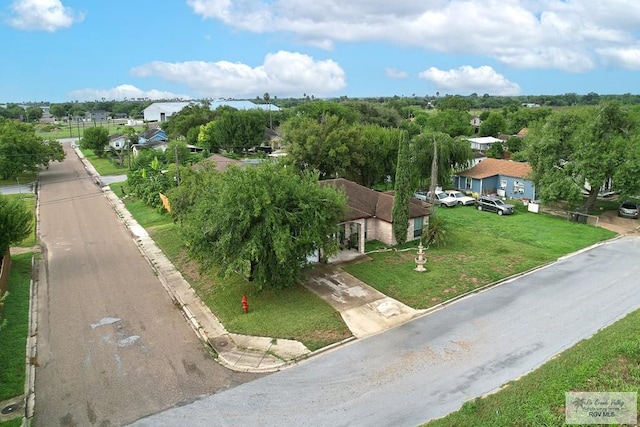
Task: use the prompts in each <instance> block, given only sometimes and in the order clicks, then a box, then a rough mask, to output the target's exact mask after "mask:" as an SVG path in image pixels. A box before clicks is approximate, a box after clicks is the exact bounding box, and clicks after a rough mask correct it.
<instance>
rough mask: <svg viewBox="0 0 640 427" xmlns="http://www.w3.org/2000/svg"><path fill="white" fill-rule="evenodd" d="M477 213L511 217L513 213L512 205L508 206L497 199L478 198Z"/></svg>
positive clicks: (489, 197)
mask: <svg viewBox="0 0 640 427" xmlns="http://www.w3.org/2000/svg"><path fill="white" fill-rule="evenodd" d="M476 207H477V208H478V210H479V211H487V212H495V213H497V214H498V215H511V214H512V213H513V208H514V206H513V205H509V204H507V203H505V202H503V201H502V200H500V199H499V198H497V197H493V196H480V197H479V198H478V201H477V202H476Z"/></svg>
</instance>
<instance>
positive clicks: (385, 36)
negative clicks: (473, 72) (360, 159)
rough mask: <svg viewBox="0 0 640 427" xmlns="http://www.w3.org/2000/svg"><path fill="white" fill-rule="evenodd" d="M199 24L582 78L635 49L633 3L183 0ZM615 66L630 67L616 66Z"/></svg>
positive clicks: (636, 5) (637, 5) (636, 8)
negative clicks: (619, 52) (384, 46)
mask: <svg viewBox="0 0 640 427" xmlns="http://www.w3.org/2000/svg"><path fill="white" fill-rule="evenodd" d="M186 1H187V4H188V5H189V6H190V7H191V8H192V10H193V11H194V12H195V13H196V14H198V15H201V16H203V17H204V18H208V19H214V20H218V21H220V22H222V23H224V24H226V25H228V26H230V27H234V28H236V29H240V30H244V31H251V32H256V33H266V32H284V33H290V34H293V35H294V37H295V38H297V39H299V40H301V41H304V42H306V43H309V44H311V45H314V46H319V47H323V48H326V49H332V48H333V47H334V46H335V44H336V43H338V42H358V41H387V42H389V43H393V44H396V45H409V46H417V47H421V48H424V49H426V50H432V51H438V52H445V53H456V54H475V55H482V56H488V57H491V58H495V59H498V60H500V61H502V62H504V63H506V64H509V65H511V66H517V67H522V68H553V69H560V70H564V71H568V72H583V71H588V70H590V69H593V68H594V67H596V66H598V65H599V63H600V61H601V60H603V59H606V60H607V61H611V60H613V58H612V57H611V56H607V58H603V57H602V56H601V52H603V49H605V50H606V49H620V48H624V47H626V46H629V45H634V44H636V43H638V37H639V31H638V29H639V28H640V2H638V1H636V0H608V1H607V2H602V1H601V0H544V1H538V0H433V1H429V2H420V1H415V0H395V1H393V2H389V1H388V0H368V1H366V2H364V1H356V2H345V1H343V0H186ZM618 64H619V65H620V66H627V62H625V61H623V60H622V58H621V61H620V62H619V63H618Z"/></svg>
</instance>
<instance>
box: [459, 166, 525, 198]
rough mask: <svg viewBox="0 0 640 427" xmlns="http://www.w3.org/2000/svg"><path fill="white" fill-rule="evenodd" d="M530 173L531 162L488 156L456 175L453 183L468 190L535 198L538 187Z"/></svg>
mask: <svg viewBox="0 0 640 427" xmlns="http://www.w3.org/2000/svg"><path fill="white" fill-rule="evenodd" d="M530 174H531V166H530V165H529V163H525V162H514V161H512V160H501V159H493V158H486V159H484V160H483V161H481V162H480V163H478V164H476V165H475V166H473V167H472V168H471V169H467V170H466V171H462V172H458V173H457V174H456V175H454V177H453V185H454V186H455V187H456V188H458V189H460V190H461V191H466V192H472V193H478V194H496V195H498V196H500V197H510V198H514V199H522V198H528V199H530V200H534V199H536V187H535V184H534V183H533V181H532V180H531V179H529V176H530Z"/></svg>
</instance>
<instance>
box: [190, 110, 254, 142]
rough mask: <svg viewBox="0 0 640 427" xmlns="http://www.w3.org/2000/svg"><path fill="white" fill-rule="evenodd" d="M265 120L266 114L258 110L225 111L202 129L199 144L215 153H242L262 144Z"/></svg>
mask: <svg viewBox="0 0 640 427" xmlns="http://www.w3.org/2000/svg"><path fill="white" fill-rule="evenodd" d="M265 119H266V117H265V113H264V112H263V111H261V110H257V109H254V110H241V111H238V110H227V111H224V112H223V113H222V114H221V115H220V117H218V118H217V119H216V120H214V121H212V122H209V123H207V124H206V125H204V126H201V127H200V134H199V135H198V144H199V145H200V146H201V147H204V148H207V149H208V150H209V151H211V152H213V153H215V152H217V151H218V150H219V149H224V150H226V151H228V152H234V153H241V152H242V151H243V150H246V149H249V148H253V147H256V146H259V145H260V144H261V143H262V141H263V140H264V137H265V136H264V135H265V134H264V132H265V129H266V120H265Z"/></svg>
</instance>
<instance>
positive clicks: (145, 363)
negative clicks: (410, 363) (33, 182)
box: [35, 144, 258, 426]
mask: <svg viewBox="0 0 640 427" xmlns="http://www.w3.org/2000/svg"><path fill="white" fill-rule="evenodd" d="M65 150H66V153H67V159H66V160H65V161H64V162H62V163H52V164H51V166H50V167H49V169H48V170H46V171H42V172H41V173H40V183H41V186H40V191H39V198H40V204H39V219H40V223H39V227H40V229H39V234H40V239H41V246H42V260H41V262H40V263H39V288H38V329H37V363H38V365H37V368H36V379H35V390H36V395H35V425H36V426H52V425H55V426H88V425H101V426H117V425H123V424H125V423H128V422H132V421H134V420H136V419H139V418H140V417H143V416H145V415H149V414H153V413H157V412H158V411H162V410H165V409H167V408H170V407H173V406H174V405H178V404H184V403H185V402H189V401H193V400H194V399H196V398H198V397H199V396H202V395H209V394H211V393H215V392H216V391H218V390H221V389H227V388H229V387H233V386H235V385H237V384H239V383H242V382H245V381H248V380H252V379H255V378H257V377H258V376H257V375H252V374H239V373H235V372H231V371H229V370H227V369H225V368H223V367H222V366H220V365H219V364H218V363H216V362H215V361H214V360H213V358H212V357H211V355H210V354H209V353H208V352H207V350H206V349H205V347H204V346H203V345H202V344H201V342H200V341H199V340H198V338H197V337H196V335H195V333H194V331H193V330H192V329H191V327H190V326H189V324H188V323H187V321H186V320H185V318H184V317H183V316H182V314H181V312H180V311H179V310H178V309H177V308H176V307H175V306H174V305H173V303H172V301H171V299H170V298H169V296H168V295H167V292H166V291H165V289H164V288H163V286H162V284H161V283H160V281H159V279H158V277H157V276H156V275H155V274H154V272H153V270H152V268H151V266H150V265H149V263H148V262H147V261H146V259H145V258H143V256H142V255H141V253H140V251H139V250H138V248H137V246H136V244H135V242H134V240H133V238H132V236H131V235H130V234H129V233H128V231H127V229H126V228H125V227H124V225H123V224H122V223H121V221H120V220H119V218H118V216H117V215H116V213H115V212H114V210H113V208H112V207H111V205H110V204H109V203H108V201H107V199H106V198H105V197H104V195H103V193H102V192H101V190H100V189H99V188H98V187H97V186H96V185H95V183H94V182H93V180H92V179H91V178H90V177H89V176H88V175H87V173H86V171H85V169H84V167H83V166H82V163H81V162H80V161H79V159H78V157H77V156H76V154H75V153H74V152H73V151H72V150H71V149H69V147H68V144H66V145H65Z"/></svg>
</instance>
